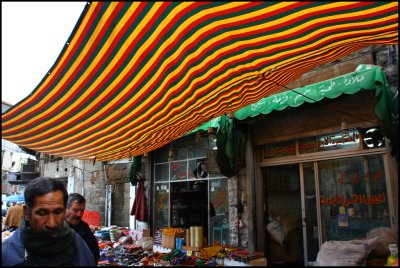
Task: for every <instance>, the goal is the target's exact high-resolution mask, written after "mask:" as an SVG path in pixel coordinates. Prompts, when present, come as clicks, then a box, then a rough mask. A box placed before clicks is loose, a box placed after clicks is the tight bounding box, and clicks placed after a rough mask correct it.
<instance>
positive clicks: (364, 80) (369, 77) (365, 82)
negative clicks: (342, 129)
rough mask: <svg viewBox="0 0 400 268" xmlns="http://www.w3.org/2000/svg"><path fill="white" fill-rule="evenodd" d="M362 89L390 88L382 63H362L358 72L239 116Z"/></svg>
mask: <svg viewBox="0 0 400 268" xmlns="http://www.w3.org/2000/svg"><path fill="white" fill-rule="evenodd" d="M361 89H366V90H375V89H379V91H384V92H388V91H390V89H389V88H388V84H387V81H386V78H385V75H384V73H383V72H382V70H381V69H380V68H379V67H378V66H373V65H359V66H358V67H357V69H356V71H355V72H352V73H348V74H345V75H342V76H338V77H335V78H332V79H329V80H325V81H323V82H319V83H316V84H311V85H308V86H305V87H301V88H296V89H293V90H288V91H285V92H282V93H279V94H275V95H271V96H268V97H266V98H263V99H261V100H260V101H258V102H256V103H253V104H251V105H249V106H246V107H244V108H242V109H240V110H238V111H236V112H235V118H236V119H238V120H243V119H246V118H247V117H254V116H257V115H259V114H269V113H271V112H272V111H274V110H276V111H281V110H283V109H286V108H287V107H288V106H290V107H298V106H300V105H302V104H303V103H305V102H309V103H314V102H317V101H320V100H322V99H323V98H330V99H334V98H336V97H338V96H340V95H342V94H343V93H346V94H354V93H356V92H358V91H360V90H361Z"/></svg>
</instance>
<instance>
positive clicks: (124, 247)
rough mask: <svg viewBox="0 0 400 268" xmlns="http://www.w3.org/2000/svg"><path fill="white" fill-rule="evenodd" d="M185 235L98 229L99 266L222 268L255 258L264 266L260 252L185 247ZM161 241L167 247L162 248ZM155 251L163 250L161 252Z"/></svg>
mask: <svg viewBox="0 0 400 268" xmlns="http://www.w3.org/2000/svg"><path fill="white" fill-rule="evenodd" d="M195 232H196V231H194V233H195ZM117 233H119V234H120V237H119V238H118V239H117V238H116V237H114V239H112V237H113V235H112V234H117ZM185 234H186V235H185ZM188 235H190V234H188V232H186V233H185V230H183V229H182V228H170V227H168V228H163V229H161V230H157V231H156V232H155V236H154V237H150V231H149V230H129V228H126V227H117V226H111V227H103V228H100V229H98V230H96V231H95V236H96V237H97V238H98V243H99V248H100V259H99V262H98V266H223V265H224V263H225V265H228V264H229V265H235V266H251V265H252V264H250V262H251V261H252V260H254V259H258V260H260V261H259V263H260V264H259V265H264V266H265V265H266V259H265V258H263V257H264V255H263V254H262V253H252V254H251V253H249V252H247V251H245V250H242V249H239V248H235V247H231V246H229V245H213V246H211V247H201V246H200V247H190V246H186V241H185V237H187V236H188ZM156 236H157V237H156ZM160 236H161V239H160ZM172 238H174V240H172ZM163 241H164V243H167V245H168V246H170V248H164V247H162V244H163ZM166 241H168V242H166ZM172 241H174V242H173V243H172ZM177 241H178V242H177ZM168 243H170V244H168ZM184 245H185V246H184ZM197 245H198V244H197ZM185 248H186V250H185ZM158 249H163V250H162V252H160V251H161V250H158ZM193 249H195V250H193ZM253 265H254V264H253Z"/></svg>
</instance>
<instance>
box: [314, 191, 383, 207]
mask: <svg viewBox="0 0 400 268" xmlns="http://www.w3.org/2000/svg"><path fill="white" fill-rule="evenodd" d="M385 201H386V197H385V193H379V194H376V195H371V196H367V195H365V194H353V195H352V197H351V198H349V199H345V198H344V197H343V196H341V195H335V196H333V197H332V198H329V197H325V196H323V197H321V204H322V205H324V206H331V205H342V206H346V207H348V206H349V205H351V204H364V205H378V204H381V203H384V202H385Z"/></svg>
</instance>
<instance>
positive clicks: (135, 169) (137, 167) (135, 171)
mask: <svg viewBox="0 0 400 268" xmlns="http://www.w3.org/2000/svg"><path fill="white" fill-rule="evenodd" d="M141 169H142V155H139V156H134V157H133V161H132V166H131V170H130V171H129V181H130V182H131V184H132V186H136V185H137V182H138V175H139V172H140V171H141ZM139 177H140V176H139Z"/></svg>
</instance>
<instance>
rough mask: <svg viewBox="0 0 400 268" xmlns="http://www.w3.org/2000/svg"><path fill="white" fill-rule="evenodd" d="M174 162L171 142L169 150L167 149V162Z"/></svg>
mask: <svg viewBox="0 0 400 268" xmlns="http://www.w3.org/2000/svg"><path fill="white" fill-rule="evenodd" d="M172 161H174V151H173V150H172V142H171V148H170V149H169V152H168V162H170V163H172Z"/></svg>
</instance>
